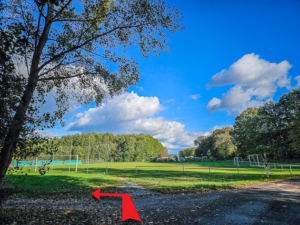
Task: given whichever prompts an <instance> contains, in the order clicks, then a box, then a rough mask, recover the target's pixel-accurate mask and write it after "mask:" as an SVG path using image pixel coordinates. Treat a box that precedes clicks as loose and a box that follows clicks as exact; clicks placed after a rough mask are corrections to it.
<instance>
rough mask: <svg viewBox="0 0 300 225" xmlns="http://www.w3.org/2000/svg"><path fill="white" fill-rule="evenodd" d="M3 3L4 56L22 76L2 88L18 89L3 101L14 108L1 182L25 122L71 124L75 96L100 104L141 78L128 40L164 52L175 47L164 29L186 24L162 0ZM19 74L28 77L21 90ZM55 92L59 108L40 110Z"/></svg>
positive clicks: (0, 164) (1, 155)
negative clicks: (67, 118)
mask: <svg viewBox="0 0 300 225" xmlns="http://www.w3.org/2000/svg"><path fill="white" fill-rule="evenodd" d="M0 6H1V7H0V9H1V15H0V17H1V18H0V21H1V23H0V30H1V35H2V37H3V36H5V37H6V36H7V37H9V36H10V37H11V40H9V38H8V39H5V40H8V41H7V42H6V43H1V52H0V53H1V61H0V62H1V65H5V64H6V63H7V61H8V60H10V59H11V61H10V62H12V63H13V65H14V67H12V68H11V71H10V73H11V72H14V73H15V75H16V76H17V79H12V78H9V79H12V80H11V81H10V82H13V85H11V86H9V88H8V89H10V88H11V89H13V90H8V89H7V88H6V86H4V85H5V82H1V85H3V86H2V87H1V88H0V90H1V98H2V96H4V95H6V94H7V93H11V94H10V97H9V98H8V100H7V101H11V103H10V102H9V103H8V104H9V106H6V107H4V108H1V110H4V111H5V112H1V115H2V114H5V115H9V116H7V117H6V118H7V121H4V122H3V121H1V123H4V124H6V125H7V127H6V128H5V133H4V134H3V136H1V139H2V140H1V146H0V147H1V152H0V185H1V184H2V181H3V178H4V176H5V173H6V170H7V168H8V165H9V163H10V161H11V159H12V157H13V153H14V151H15V149H16V146H17V143H18V142H19V138H20V135H21V133H22V129H23V126H24V125H29V127H30V128H32V129H33V130H34V129H42V128H47V127H52V126H54V125H55V123H56V121H57V120H60V122H61V123H62V124H64V121H63V115H64V113H65V112H66V111H67V110H68V109H69V104H68V103H69V101H70V100H73V101H75V102H76V103H77V104H82V103H83V104H88V103H89V102H91V101H94V102H96V104H99V103H100V102H101V101H102V100H103V99H104V98H105V97H108V96H114V95H116V94H119V93H121V92H122V91H124V90H126V89H127V88H128V87H129V86H130V85H135V84H136V82H137V81H138V80H139V70H138V64H137V62H136V61H135V60H134V59H133V58H130V57H129V56H128V46H134V47H137V48H138V49H139V50H140V52H141V54H142V55H143V56H144V57H149V55H150V54H151V53H154V54H155V55H159V54H160V52H161V51H162V50H168V47H167V45H166V44H167V38H166V35H165V33H166V32H170V33H173V32H175V31H177V30H180V29H182V28H183V27H182V26H180V24H179V23H180V21H181V20H182V15H181V13H180V12H179V11H178V10H177V9H176V8H174V7H172V6H170V5H168V4H166V3H165V2H163V1H162V0H150V1H149V0H133V1H124V0H49V1H45V0H7V1H1V5H0ZM17 28H18V29H17ZM10 32H12V33H13V35H10ZM1 40H2V38H1ZM18 45H19V46H20V47H18ZM16 65H18V66H16ZM1 76H2V77H3V76H9V73H5V74H1ZM2 79H3V78H2ZM19 80H22V81H24V84H22V87H21V88H20V89H18V91H17V92H16V91H15V88H14V87H15V86H16V85H17V81H19ZM49 95H51V96H53V97H54V99H55V101H56V105H57V108H56V110H54V111H53V112H45V113H42V114H41V113H39V107H41V106H42V105H43V104H45V98H46V97H47V96H49ZM28 115H29V117H28Z"/></svg>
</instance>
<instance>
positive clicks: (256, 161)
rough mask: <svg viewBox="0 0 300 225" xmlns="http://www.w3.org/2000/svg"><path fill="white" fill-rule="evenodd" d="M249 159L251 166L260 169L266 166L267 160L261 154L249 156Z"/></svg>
mask: <svg viewBox="0 0 300 225" xmlns="http://www.w3.org/2000/svg"><path fill="white" fill-rule="evenodd" d="M248 157H249V163H250V166H259V167H263V166H264V163H265V160H264V158H263V157H262V155H261V154H253V155H249V156H248Z"/></svg>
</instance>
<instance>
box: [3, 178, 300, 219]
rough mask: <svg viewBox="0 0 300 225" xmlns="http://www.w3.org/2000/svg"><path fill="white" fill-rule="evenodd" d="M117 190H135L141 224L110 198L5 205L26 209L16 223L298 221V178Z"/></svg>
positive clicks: (121, 189)
mask: <svg viewBox="0 0 300 225" xmlns="http://www.w3.org/2000/svg"><path fill="white" fill-rule="evenodd" d="M119 190H120V192H123V193H129V194H131V196H132V198H133V201H134V204H135V206H136V208H137V210H138V212H139V215H140V217H141V219H142V223H137V222H135V221H129V222H125V223H122V222H121V200H120V199H111V198H104V199H101V200H100V201H96V200H93V199H81V200H69V201H66V200H59V201H54V200H43V199H38V200H22V199H19V200H9V201H7V202H5V204H4V205H3V208H4V210H15V211H17V212H19V211H20V212H23V211H24V212H27V214H26V215H25V214H19V216H16V217H15V218H14V221H18V223H16V224H55V223H57V224H218V225H219V224H230V225H233V224H275V225H277V224H278V225H284V224H287V225H293V224H295V225H296V224H297V225H298V224H300V178H294V179H290V180H285V181H280V182H275V183H268V184H264V185H259V186H255V187H252V188H247V189H243V190H235V191H220V192H212V193H203V194H181V195H161V194H158V193H154V192H151V191H148V190H145V189H143V188H142V187H139V186H136V185H135V184H132V183H129V182H128V183H127V184H125V186H123V187H120V188H119ZM28 212H30V213H28ZM36 212H38V213H36ZM23 217H24V218H23ZM25 217H26V218H25ZM18 218H22V221H23V222H22V221H21V222H20V221H19V220H18ZM7 221H8V220H7ZM11 221H12V220H10V221H8V222H11ZM8 222H7V223H5V222H3V223H2V224H11V223H8Z"/></svg>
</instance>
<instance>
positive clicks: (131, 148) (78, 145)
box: [27, 133, 168, 162]
mask: <svg viewBox="0 0 300 225" xmlns="http://www.w3.org/2000/svg"><path fill="white" fill-rule="evenodd" d="M30 146H31V147H30V148H34V147H32V145H30ZM34 146H35V147H36V148H37V145H34ZM39 146H40V147H41V146H44V147H45V148H48V151H47V152H48V154H49V153H51V149H49V148H52V149H55V155H56V156H57V157H59V155H78V158H79V159H80V160H83V161H84V160H88V159H89V160H104V161H106V160H108V161H114V162H131V161H134V162H138V161H150V160H151V158H157V157H163V156H168V150H167V149H166V148H165V147H164V146H163V145H162V144H161V143H160V142H159V141H158V140H157V139H155V138H153V137H151V136H150V135H146V134H138V135H134V134H128V135H116V136H114V135H113V134H111V133H106V134H98V133H87V134H75V135H68V136H63V137H61V138H52V139H50V140H47V141H44V142H43V143H40V144H39ZM45 148H44V149H45ZM41 151H42V154H41V155H40V157H42V155H43V154H44V153H45V150H41ZM33 152H34V151H33ZM35 152H36V151H35ZM27 156H28V154H27Z"/></svg>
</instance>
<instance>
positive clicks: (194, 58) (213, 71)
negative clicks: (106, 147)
mask: <svg viewBox="0 0 300 225" xmlns="http://www.w3.org/2000/svg"><path fill="white" fill-rule="evenodd" d="M167 2H169V3H170V4H171V5H174V6H176V7H177V8H179V9H180V10H181V11H182V12H183V15H184V20H183V23H182V24H183V25H185V26H186V28H185V29H184V30H183V31H180V32H177V33H175V34H172V35H171V34H168V39H169V40H170V44H169V47H170V49H171V53H165V52H162V54H161V55H160V56H159V57H155V56H151V57H150V58H149V59H145V58H143V57H142V56H141V55H140V54H139V53H138V52H137V51H132V52H131V54H132V56H133V57H134V58H135V59H136V60H137V61H138V63H139V68H140V73H141V80H140V82H139V83H138V84H137V86H136V87H130V88H129V90H128V92H126V93H123V94H122V95H120V96H117V97H116V98H114V99H112V100H107V102H105V103H104V104H103V105H102V106H101V107H100V108H96V107H95V105H94V104H93V103H91V104H90V105H89V107H87V108H85V107H82V106H79V107H77V108H76V109H74V110H73V109H72V110H70V112H68V113H67V114H66V117H65V119H66V126H65V127H60V126H59V125H57V126H56V127H55V128H53V129H50V130H48V131H46V132H45V131H44V133H45V134H46V133H47V132H48V134H50V133H51V134H56V135H64V134H73V133H81V132H84V133H85V132H91V131H93V132H95V131H96V132H100V133H104V132H112V133H114V134H122V133H149V134H151V135H153V136H154V137H155V138H157V139H159V140H160V141H161V142H162V143H163V144H164V145H165V146H167V147H168V149H169V150H170V152H171V153H176V152H177V151H178V150H181V149H182V148H185V147H189V146H193V140H194V139H195V138H196V137H198V136H200V135H206V134H209V133H211V132H212V131H213V130H214V129H215V128H221V127H224V126H232V125H233V123H234V118H235V116H236V115H237V114H238V113H240V112H241V111H242V110H244V109H246V108H247V107H250V106H252V107H258V106H260V105H262V104H263V103H264V102H266V101H269V100H273V101H275V102H276V101H277V100H278V99H279V98H280V96H281V95H282V94H283V93H288V92H289V91H290V90H291V89H292V88H296V87H299V86H300V65H299V62H300V43H299V36H300V1H298V0H288V1H286V0H261V1H249V0H239V1H236V0H222V1H221V0H199V1H196V0H184V1H183V0H167ZM48 104H50V103H48Z"/></svg>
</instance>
